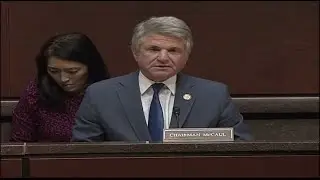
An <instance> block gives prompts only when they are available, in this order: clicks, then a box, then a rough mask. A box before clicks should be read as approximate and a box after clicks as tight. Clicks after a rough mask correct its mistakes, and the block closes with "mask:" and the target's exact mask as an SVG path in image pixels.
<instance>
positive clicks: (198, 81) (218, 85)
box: [185, 75, 227, 89]
mask: <svg viewBox="0 0 320 180" xmlns="http://www.w3.org/2000/svg"><path fill="white" fill-rule="evenodd" d="M185 76H186V77H187V78H188V81H190V82H192V83H193V84H194V85H195V86H196V87H199V88H210V89H211V88H214V89H226V88H227V85H226V84H225V83H222V82H219V81H213V80H210V79H205V78H201V77H196V76H191V75H185Z"/></svg>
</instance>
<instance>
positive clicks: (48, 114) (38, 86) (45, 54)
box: [10, 33, 109, 142]
mask: <svg viewBox="0 0 320 180" xmlns="http://www.w3.org/2000/svg"><path fill="white" fill-rule="evenodd" d="M36 64H37V77H36V78H35V80H33V81H31V82H30V83H29V85H28V86H27V88H26V89H25V91H24V92H23V94H22V96H21V97H20V100H19V103H18V104H17V106H16V107H15V109H14V110H13V117H12V130H11V139H10V140H11V141H13V142H68V141H70V138H71V135H72V126H73V124H74V121H75V113H76V112H77V110H78V107H79V105H80V103H81V101H82V98H83V95H84V91H85V89H86V87H87V86H88V85H90V84H92V83H95V82H97V81H101V80H104V79H108V78H109V72H108V70H107V66H106V65H105V64H104V61H103V59H102V57H101V55H100V53H99V52H98V50H97V48H96V46H95V45H94V44H93V42H92V41H91V40H90V39H89V37H87V36H86V35H84V34H81V33H67V34H60V35H56V36H54V37H52V38H50V39H49V40H48V41H47V42H46V43H45V44H44V45H43V47H42V48H41V49H40V52H39V54H38V56H37V57H36Z"/></svg>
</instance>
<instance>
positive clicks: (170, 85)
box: [139, 71, 177, 129]
mask: <svg viewBox="0 0 320 180" xmlns="http://www.w3.org/2000/svg"><path fill="white" fill-rule="evenodd" d="M176 80H177V76H176V75H175V76H173V77H171V78H169V79H167V80H165V81H164V82H162V83H163V84H164V86H163V88H162V89H161V90H160V91H159V99H160V104H161V107H162V112H163V119H164V129H169V126H170V122H171V116H172V109H173V104H174V96H175V93H176ZM154 83H155V82H154V81H151V80H150V79H148V78H147V77H145V76H144V75H143V74H142V73H141V71H140V72H139V87H140V93H141V102H142V107H143V112H144V117H145V119H146V123H147V125H148V122H149V110H150V105H151V101H152V97H153V89H152V87H151V85H152V84H154Z"/></svg>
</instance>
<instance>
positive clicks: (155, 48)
mask: <svg viewBox="0 0 320 180" xmlns="http://www.w3.org/2000/svg"><path fill="white" fill-rule="evenodd" d="M149 50H150V51H160V48H158V47H150V48H149Z"/></svg>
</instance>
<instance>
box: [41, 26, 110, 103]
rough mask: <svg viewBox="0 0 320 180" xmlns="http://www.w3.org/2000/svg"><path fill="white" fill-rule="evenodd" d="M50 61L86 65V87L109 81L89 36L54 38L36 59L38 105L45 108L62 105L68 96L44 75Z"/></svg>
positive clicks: (99, 55)
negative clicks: (61, 60) (40, 104)
mask: <svg viewBox="0 0 320 180" xmlns="http://www.w3.org/2000/svg"><path fill="white" fill-rule="evenodd" d="M50 57H57V58H61V59H66V60H71V61H76V62H80V63H82V64H84V65H86V66H87V67H88V80H87V84H88V85H90V84H92V83H95V82H98V81H101V80H104V79H108V78H110V74H109V72H108V68H107V66H106V65H105V63H104V61H103V59H102V56H101V54H100V53H99V51H98V49H97V48H96V46H95V45H94V44H93V42H92V41H91V40H90V38H89V37H88V36H86V35H85V34H82V33H78V32H72V33H64V34H58V35H55V36H53V37H51V38H50V39H48V40H47V41H46V42H45V43H44V45H43V46H42V47H41V49H40V52H39V54H38V55H37V57H36V64H37V85H38V88H39V91H40V101H41V102H43V103H45V104H46V105H50V106H58V105H61V103H62V102H63V99H64V97H65V96H66V95H67V93H66V92H65V91H63V89H62V88H61V87H60V86H59V85H58V84H57V83H56V82H55V81H54V80H53V78H52V77H51V76H50V75H49V74H48V72H47V65H48V59H49V58H50Z"/></svg>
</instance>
